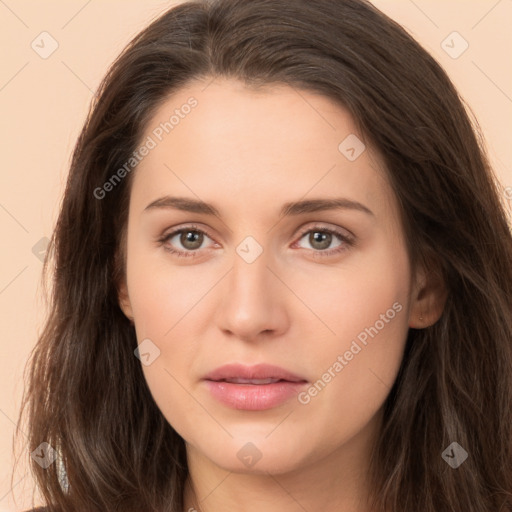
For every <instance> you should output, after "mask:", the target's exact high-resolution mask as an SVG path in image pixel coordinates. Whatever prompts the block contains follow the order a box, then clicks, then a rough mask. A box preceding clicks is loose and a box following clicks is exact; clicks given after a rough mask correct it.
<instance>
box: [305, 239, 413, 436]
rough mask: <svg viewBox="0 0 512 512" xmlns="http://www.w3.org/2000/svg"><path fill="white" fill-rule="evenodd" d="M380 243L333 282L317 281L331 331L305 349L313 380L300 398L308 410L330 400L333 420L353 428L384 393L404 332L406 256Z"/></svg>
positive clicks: (397, 361) (372, 410) (399, 355)
mask: <svg viewBox="0 0 512 512" xmlns="http://www.w3.org/2000/svg"><path fill="white" fill-rule="evenodd" d="M380 247H382V249H381V250H379V251H373V252H368V253H367V254H368V255H367V257H365V258H361V259H358V260H357V262H356V260H355V259H354V262H355V263H354V264H352V263H351V264H350V265H349V266H346V267H345V268H344V270H343V272H341V273H340V279H339V281H338V284H337V285H333V283H332V281H331V282H330V283H327V282H326V283H325V284H324V285H323V287H322V291H323V292H324V295H325V296H326V297H329V300H325V299H324V301H323V309H322V312H323V319H324V321H325V323H326V324H328V325H329V326H330V327H331V328H332V330H333V331H334V332H335V334H332V335H330V336H326V337H325V338H324V344H323V345H322V348H321V350H316V351H312V352H311V353H310V360H311V364H312V367H314V368H316V369H317V373H316V375H315V377H316V379H317V380H315V382H314V383H313V385H312V386H311V387H310V388H309V390H308V391H307V394H306V395H304V396H303V400H302V403H304V404H305V405H306V402H307V404H308V405H306V407H311V411H313V409H314V408H318V409H322V408H323V406H327V405H328V404H330V410H331V412H330V415H331V417H332V419H333V420H335V421H334V424H336V423H337V422H343V423H344V424H345V425H347V427H348V428H353V429H354V431H355V430H357V428H358V427H359V426H360V425H361V422H363V423H364V422H365V421H367V420H369V419H370V418H371V417H372V416H373V415H374V414H375V413H376V412H377V410H378V409H379V408H380V407H381V405H382V403H383V402H384V400H385V399H386V397H387V395H388V394H389V391H390V390H391V387H392V385H393V382H394V380H395V378H396V375H397V373H398V370H399V368H400V364H401V361H402V357H403V350H404V347H405V342H406V338H407V332H408V315H407V311H408V292H409V265H408V258H407V255H406V252H405V251H404V250H398V249H396V248H392V247H388V248H386V246H385V245H384V244H382V243H381V245H380ZM319 304H320V303H319ZM317 307H319V306H317ZM315 404H316V405H315ZM333 404H336V405H335V407H333ZM351 422H352V423H351ZM350 424H352V427H349V425H350Z"/></svg>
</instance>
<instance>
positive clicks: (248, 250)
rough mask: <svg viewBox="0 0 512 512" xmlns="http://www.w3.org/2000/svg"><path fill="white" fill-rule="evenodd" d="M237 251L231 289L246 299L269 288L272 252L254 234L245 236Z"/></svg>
mask: <svg viewBox="0 0 512 512" xmlns="http://www.w3.org/2000/svg"><path fill="white" fill-rule="evenodd" d="M235 252H236V253H235V255H234V261H233V271H232V273H231V277H230V289H231V291H232V292H234V293H236V294H239V295H241V296H240V299H242V298H244V300H246V299H248V298H251V296H254V295H258V294H260V293H262V292H264V291H265V289H267V290H268V289H269V282H268V281H269V275H271V272H270V271H269V269H268V268H267V265H269V264H270V260H271V257H270V256H271V254H270V252H269V251H268V250H267V249H266V248H264V247H263V245H262V244H260V243H259V242H258V241H257V240H256V239H255V238H254V237H252V236H248V237H246V238H244V240H242V242H240V244H238V246H237V247H236V250H235ZM246 295H247V296H246Z"/></svg>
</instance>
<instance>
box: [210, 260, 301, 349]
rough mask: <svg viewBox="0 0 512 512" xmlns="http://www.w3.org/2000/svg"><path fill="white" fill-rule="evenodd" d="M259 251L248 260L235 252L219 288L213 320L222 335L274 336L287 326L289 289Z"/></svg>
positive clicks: (253, 337)
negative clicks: (219, 296)
mask: <svg viewBox="0 0 512 512" xmlns="http://www.w3.org/2000/svg"><path fill="white" fill-rule="evenodd" d="M272 262H273V259H272V258H271V257H269V255H268V253H267V252H266V251H263V253H261V254H260V255H259V256H258V257H257V258H256V259H255V260H254V261H253V262H252V263H248V262H247V261H246V260H244V259H243V258H242V257H240V256H239V254H238V253H235V255H234V260H233V267H232V269H231V271H230V272H228V274H227V276H226V277H225V280H224V283H223V287H222V288H221V289H220V290H219V293H220V294H221V299H220V300H219V306H218V308H217V310H216V315H215V317H216V323H217V325H218V327H219V328H220V329H221V330H222V331H223V333H224V334H225V335H229V336H231V337H233V338H239V339H243V340H245V341H256V340H261V339H263V338H269V337H276V336H278V335H280V334H281V333H282V332H284V331H285V330H286V329H287V327H288V322H289V318H288V313H287V308H286V306H285V304H286V301H287V297H289V296H290V295H292V294H291V292H290V291H289V289H288V288H287V287H286V286H285V285H284V284H283V282H282V281H281V280H280V278H279V275H278V274H279V272H276V270H275V269H274V268H270V266H272V267H275V265H273V263H272Z"/></svg>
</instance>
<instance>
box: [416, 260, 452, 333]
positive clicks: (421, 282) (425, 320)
mask: <svg viewBox="0 0 512 512" xmlns="http://www.w3.org/2000/svg"><path fill="white" fill-rule="evenodd" d="M447 297H448V290H447V288H446V284H445V282H444V279H443V277H442V275H441V273H440V272H439V270H438V269H437V268H435V269H433V270H430V271H425V269H424V268H421V269H420V270H419V271H418V272H417V275H416V279H415V285H414V287H413V290H412V295H411V308H410V313H409V327H413V328H415V329H424V328H426V327H430V326H431V325H433V324H435V323H436V322H437V321H438V320H439V318H440V317H441V315H442V314H443V311H444V306H445V304H446V299H447Z"/></svg>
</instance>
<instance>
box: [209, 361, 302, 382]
mask: <svg viewBox="0 0 512 512" xmlns="http://www.w3.org/2000/svg"><path fill="white" fill-rule="evenodd" d="M236 378H241V379H279V380H286V381H289V382H307V381H306V379H304V378H302V377H300V376H298V375H295V374H294V373H292V372H289V371H288V370H285V369H284V368H280V367H279V366H274V365H270V364H257V365H254V366H245V365H242V364H236V363H232V364H226V365H223V366H220V367H219V368H216V369H215V370H213V371H212V372H210V373H208V375H206V376H205V377H204V379H205V380H215V381H220V380H226V379H236Z"/></svg>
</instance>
